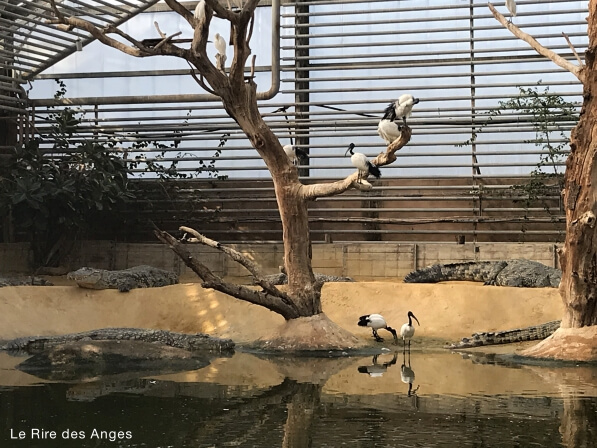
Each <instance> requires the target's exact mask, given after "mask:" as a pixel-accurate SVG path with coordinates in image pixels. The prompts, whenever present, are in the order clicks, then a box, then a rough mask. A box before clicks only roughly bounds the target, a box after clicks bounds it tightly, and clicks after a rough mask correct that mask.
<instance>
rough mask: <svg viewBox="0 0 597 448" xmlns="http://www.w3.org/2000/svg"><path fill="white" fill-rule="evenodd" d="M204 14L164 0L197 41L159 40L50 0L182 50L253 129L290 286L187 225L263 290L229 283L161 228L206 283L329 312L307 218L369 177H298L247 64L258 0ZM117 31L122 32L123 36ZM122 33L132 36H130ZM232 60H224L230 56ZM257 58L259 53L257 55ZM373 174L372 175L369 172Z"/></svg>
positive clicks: (255, 299) (395, 146) (130, 48)
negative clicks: (215, 52)
mask: <svg viewBox="0 0 597 448" xmlns="http://www.w3.org/2000/svg"><path fill="white" fill-rule="evenodd" d="M204 1H205V14H204V15H199V18H195V17H194V15H193V14H192V13H191V12H190V11H188V10H187V9H186V8H185V7H184V6H182V5H181V4H180V3H178V1H176V0H165V2H166V3H167V5H168V6H169V7H170V8H171V9H172V10H173V11H175V12H176V13H178V14H179V15H180V16H181V17H183V18H184V19H185V20H186V21H187V22H188V24H189V26H190V27H191V28H192V29H193V30H194V34H193V39H192V42H191V44H190V48H182V47H180V46H177V45H176V41H175V40H174V39H173V37H175V36H176V35H178V34H180V33H176V34H173V35H171V36H167V35H166V34H165V33H163V32H162V31H160V29H159V26H158V25H157V24H156V29H157V30H158V33H159V35H160V37H159V39H150V40H136V39H135V38H133V37H132V36H130V35H128V34H126V33H123V32H122V31H120V30H118V29H117V28H114V27H110V26H109V27H106V28H101V29H100V28H98V27H96V26H95V25H94V24H92V23H90V22H89V21H86V20H84V19H81V18H78V17H72V16H68V15H66V14H65V11H63V10H61V9H60V7H59V6H57V5H56V4H55V1H54V0H50V2H51V4H52V9H53V12H54V16H55V17H54V19H52V20H50V23H54V24H56V25H58V26H62V27H74V28H79V29H82V30H86V31H88V32H89V33H91V35H92V36H93V37H95V38H96V39H97V40H99V41H100V42H102V43H104V44H105V45H108V46H110V47H113V48H116V49H118V50H120V51H122V52H124V53H126V54H128V55H131V56H135V57H149V56H158V55H159V56H164V55H165V56H175V57H178V58H181V59H184V60H185V61H187V62H188V63H189V64H190V65H191V66H192V67H195V68H196V70H197V72H198V73H199V76H197V75H195V74H194V72H193V73H192V75H193V78H194V79H195V81H196V82H197V83H198V84H199V85H200V86H201V87H202V88H203V89H205V90H206V91H208V92H211V93H213V94H215V95H217V96H218V97H220V99H221V101H222V104H223V105H224V109H225V110H226V112H227V113H228V114H229V115H230V117H232V118H233V119H234V120H235V121H236V122H237V123H238V125H239V126H240V128H241V129H242V130H243V132H244V133H245V134H246V135H247V137H248V139H249V141H250V142H251V144H252V146H253V147H254V148H255V149H256V150H257V152H258V153H259V155H260V156H261V157H262V158H263V160H264V161H265V164H266V166H267V168H268V169H269V171H270V173H271V176H272V179H273V183H274V189H275V194H276V198H277V201H278V207H279V210H280V217H281V221H282V229H283V239H284V267H285V270H286V273H287V275H288V289H287V292H282V291H281V290H279V289H278V288H276V287H275V286H274V285H272V284H271V283H270V282H268V281H267V280H266V279H265V278H264V276H263V275H262V273H261V272H260V271H259V269H258V267H257V266H256V265H255V264H254V263H253V262H251V261H250V260H248V259H247V258H246V257H244V256H243V255H242V254H240V253H239V252H237V251H234V250H233V249H231V248H227V247H225V246H223V245H221V244H219V243H217V242H215V241H212V240H210V239H208V238H205V237H204V236H203V235H201V234H200V233H199V232H197V231H196V230H193V229H190V228H184V229H183V230H184V231H186V232H188V233H189V234H191V235H192V236H193V241H195V242H198V243H201V244H205V245H207V246H211V247H214V248H216V249H219V250H221V251H222V252H223V253H225V254H226V255H228V256H230V257H231V258H233V259H234V260H235V261H238V262H239V263H241V264H242V265H243V266H244V267H245V268H247V269H248V270H249V272H250V273H251V274H252V275H253V276H254V277H255V279H256V280H257V283H258V284H259V285H260V286H261V287H262V291H255V290H254V289H251V288H248V287H245V286H240V285H235V284H230V283H227V282H225V281H224V280H223V279H221V278H220V277H218V276H217V275H215V274H214V273H213V272H211V271H210V270H209V269H208V268H207V266H205V265H203V264H202V263H201V262H200V261H199V260H197V259H196V258H194V257H192V256H191V254H190V253H189V251H188V250H187V248H186V247H185V244H183V243H182V242H181V241H179V240H177V239H176V238H174V237H173V236H171V235H169V234H167V233H165V232H159V231H158V232H156V235H157V237H158V238H159V239H160V240H161V241H163V242H165V243H167V244H169V245H170V246H171V247H172V249H173V250H174V251H175V252H176V253H177V254H178V255H179V256H180V257H181V258H182V259H183V260H184V262H185V263H186V264H187V265H188V266H189V267H191V269H193V270H194V271H195V272H196V273H197V275H198V276H199V277H200V278H201V279H202V280H203V282H204V283H203V286H205V287H210V288H213V289H216V290H218V291H221V292H224V293H226V294H229V295H231V296H234V297H236V298H238V299H242V300H246V301H249V302H251V303H255V304H258V305H262V306H265V307H266V308H268V309H270V310H272V311H275V312H277V313H279V314H281V315H282V316H284V317H285V318H286V319H287V320H290V319H295V318H299V317H309V316H314V315H317V314H320V313H322V309H321V300H320V296H321V287H322V285H321V283H320V282H317V281H316V279H315V276H314V275H313V271H312V268H311V259H310V253H311V250H310V238H309V221H308V214H307V209H308V203H309V201H312V200H315V199H316V198H318V197H323V196H332V195H337V194H340V193H342V192H344V191H346V190H348V189H350V188H358V189H360V190H368V189H371V184H369V183H368V182H367V181H366V179H364V180H359V179H358V177H357V172H355V173H354V174H352V175H350V176H348V177H346V178H345V179H342V180H339V181H337V182H332V183H326V184H310V185H303V184H301V182H300V181H299V176H298V170H297V168H296V167H295V166H293V165H292V163H291V162H290V161H289V159H288V157H286V155H285V153H284V150H283V149H282V145H281V144H280V142H279V140H278V138H277V137H276V135H275V134H274V133H273V132H272V130H271V129H270V128H269V126H268V125H267V124H266V123H265V121H264V120H263V118H262V117H261V114H260V112H259V109H258V106H257V99H256V91H257V89H256V87H257V86H256V84H255V82H254V80H253V77H252V76H247V75H246V74H245V73H246V72H247V71H250V72H251V73H252V71H253V70H252V69H251V70H249V69H248V67H247V66H246V65H247V61H248V58H249V55H250V54H251V49H250V47H249V43H250V40H251V35H252V31H253V21H254V12H255V8H256V7H257V5H258V3H259V0H247V1H246V2H245V3H244V5H243V8H242V9H239V10H230V9H227V8H225V7H223V6H222V5H221V4H220V3H219V2H218V0H204ZM214 15H215V16H216V17H219V18H221V19H225V20H227V21H229V22H230V24H231V34H232V35H231V36H230V42H231V45H232V46H233V50H234V55H233V58H232V61H231V63H230V67H229V69H228V70H226V69H225V67H224V65H223V62H222V60H221V58H219V59H218V61H217V64H216V65H214V64H213V63H212V61H211V60H210V59H209V57H208V55H207V49H206V45H207V40H208V32H209V26H210V22H211V19H212V17H213V16H214ZM111 35H115V36H118V37H120V38H121V39H120V40H117V39H115V38H113V37H111ZM122 40H124V41H126V43H123V42H122ZM224 62H225V61H224ZM253 62H254V59H253ZM410 137H411V131H410V129H409V128H408V127H405V128H404V130H403V132H402V135H401V137H399V138H398V139H396V140H395V141H394V142H393V143H391V144H390V145H389V146H388V147H387V150H386V151H385V152H383V153H381V154H379V155H378V156H377V157H376V158H375V159H374V160H372V163H374V164H376V165H377V166H383V165H387V164H390V163H392V162H394V161H395V160H396V155H395V153H396V151H398V150H399V149H401V148H402V147H403V146H404V145H406V144H407V143H408V142H409V141H410ZM365 177H366V176H365Z"/></svg>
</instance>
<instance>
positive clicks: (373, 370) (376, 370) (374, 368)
mask: <svg viewBox="0 0 597 448" xmlns="http://www.w3.org/2000/svg"><path fill="white" fill-rule="evenodd" d="M378 357H379V354H378V355H375V356H373V360H372V361H371V362H372V364H371V365H368V366H359V368H358V370H359V372H360V373H367V374H369V376H370V377H374V378H375V377H380V376H383V374H384V373H386V371H387V370H388V367H390V366H393V365H394V364H396V362H397V361H398V352H394V357H393V358H392V359H391V360H390V361H388V362H384V363H379V362H377V358H378Z"/></svg>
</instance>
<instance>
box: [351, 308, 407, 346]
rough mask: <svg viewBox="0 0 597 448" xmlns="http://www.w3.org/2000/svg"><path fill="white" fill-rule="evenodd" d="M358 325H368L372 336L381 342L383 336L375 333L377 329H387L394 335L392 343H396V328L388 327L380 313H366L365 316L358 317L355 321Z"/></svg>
mask: <svg viewBox="0 0 597 448" xmlns="http://www.w3.org/2000/svg"><path fill="white" fill-rule="evenodd" d="M357 325H358V326H359V327H369V328H371V330H373V337H374V338H375V340H376V341H377V342H382V341H383V338H382V337H380V336H379V334H377V330H382V329H383V330H387V331H389V332H390V333H392V335H393V336H394V344H395V345H397V344H398V336H397V334H396V330H394V329H393V328H392V327H388V324H387V323H386V320H385V319H384V318H383V316H382V315H381V314H367V315H365V316H361V317H359V321H358V322H357Z"/></svg>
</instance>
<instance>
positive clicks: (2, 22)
mask: <svg viewBox="0 0 597 448" xmlns="http://www.w3.org/2000/svg"><path fill="white" fill-rule="evenodd" d="M158 1H159V0H68V1H64V0H57V1H56V4H57V5H58V8H59V9H60V10H63V11H64V13H65V15H78V16H80V17H82V18H85V19H87V20H89V21H91V22H93V23H95V24H96V25H97V26H99V27H105V26H108V25H113V26H118V25H120V24H122V23H124V22H126V21H127V20H129V19H130V18H131V17H134V16H135V15H137V14H139V13H140V12H142V11H144V10H146V9H147V8H149V7H150V6H152V5H154V4H155V3H157V2H158ZM53 17H54V15H53V13H52V8H51V5H50V2H49V1H48V0H0V109H7V110H13V109H16V110H22V109H23V107H22V102H23V100H22V99H19V98H18V97H19V96H20V91H21V89H20V87H19V84H21V83H23V82H26V81H27V80H30V79H32V78H33V77H34V76H35V75H36V74H38V73H40V72H42V71H43V70H45V69H46V68H48V67H50V66H52V65H54V64H55V63H56V62H58V61H60V60H62V59H64V58H65V57H67V56H68V55H70V54H72V53H73V52H75V51H77V50H78V49H81V48H82V47H83V46H85V45H86V44H88V43H89V42H91V41H92V40H94V39H93V38H92V37H91V36H90V34H89V33H87V32H84V31H80V30H68V29H66V27H62V26H56V25H53V24H48V23H46V21H47V20H48V19H52V18H53Z"/></svg>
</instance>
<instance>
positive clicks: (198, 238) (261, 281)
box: [180, 226, 291, 302]
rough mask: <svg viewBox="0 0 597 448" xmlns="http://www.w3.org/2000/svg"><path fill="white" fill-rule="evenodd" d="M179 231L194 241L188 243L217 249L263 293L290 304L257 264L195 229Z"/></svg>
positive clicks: (287, 298) (284, 294) (183, 227)
mask: <svg viewBox="0 0 597 448" xmlns="http://www.w3.org/2000/svg"><path fill="white" fill-rule="evenodd" d="M180 231H181V232H186V233H188V234H190V235H193V237H194V239H190V240H189V242H197V243H200V244H203V245H205V246H208V247H211V248H213V249H217V250H219V251H220V252H223V253H224V254H226V255H227V256H229V257H230V258H232V259H233V260H234V261H236V262H237V263H238V264H240V265H241V266H243V267H244V268H245V269H246V270H247V271H249V273H250V274H251V275H252V276H253V278H254V279H255V282H256V283H257V284H258V285H259V286H261V287H262V288H263V289H264V290H265V291H267V292H268V293H270V294H272V295H274V296H277V297H280V298H283V299H284V300H287V301H288V302H291V300H290V297H288V296H287V295H286V293H284V292H282V291H280V290H279V289H278V288H276V286H275V285H274V284H273V283H271V282H269V281H267V280H266V279H265V275H263V273H262V272H261V269H260V268H259V266H257V264H255V263H253V261H251V260H250V259H249V258H247V257H245V256H244V255H243V254H242V253H240V252H239V251H237V250H235V249H233V248H231V247H228V246H224V245H223V244H220V243H218V242H217V241H214V240H212V239H210V238H207V237H206V236H205V235H202V234H201V233H199V232H197V231H196V230H195V229H192V228H190V227H185V226H182V227H180Z"/></svg>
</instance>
